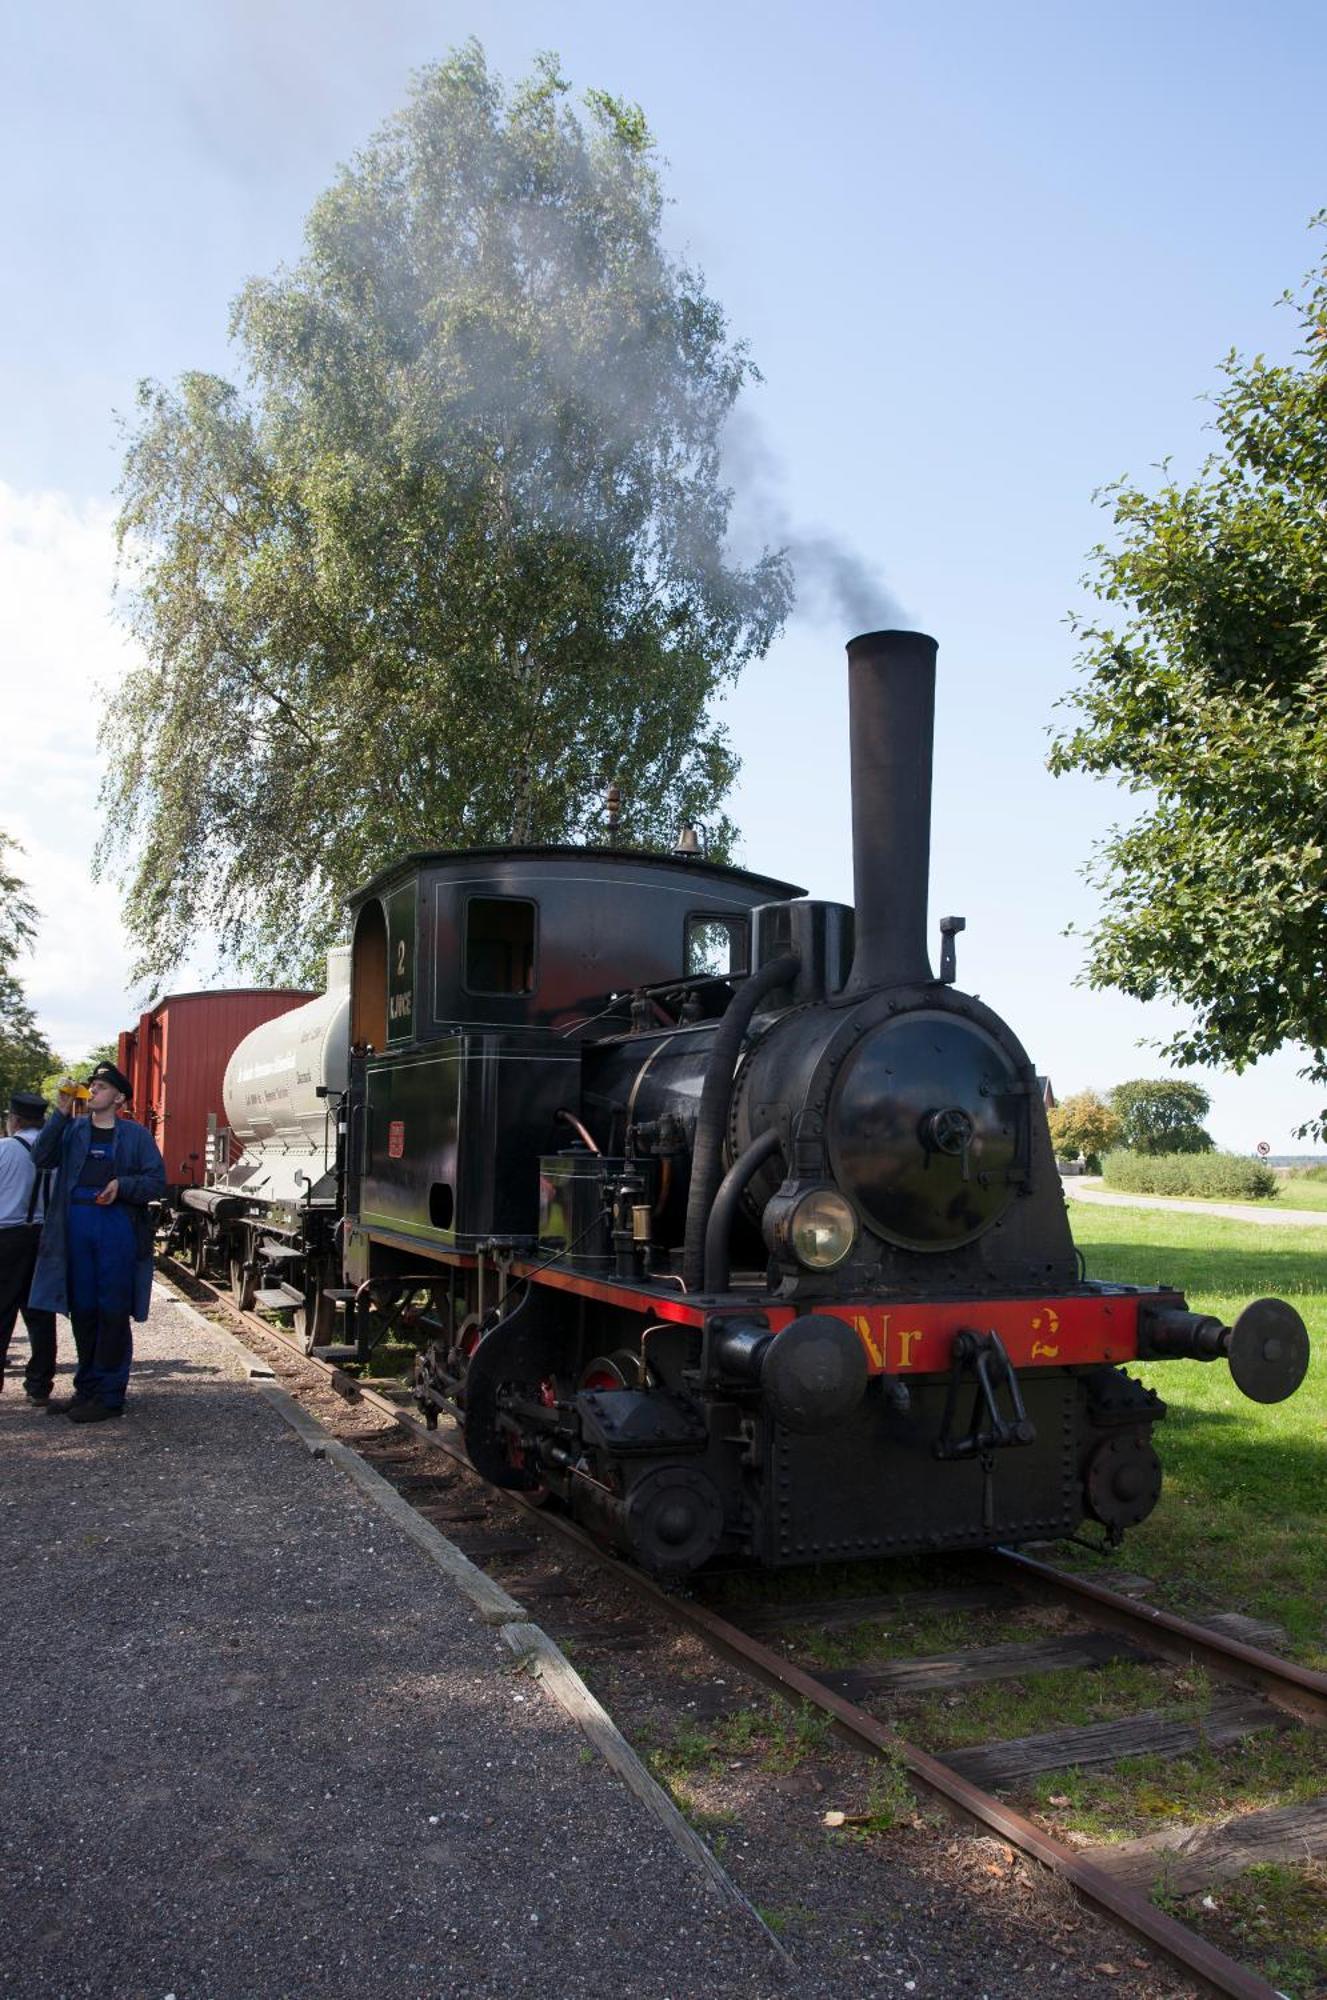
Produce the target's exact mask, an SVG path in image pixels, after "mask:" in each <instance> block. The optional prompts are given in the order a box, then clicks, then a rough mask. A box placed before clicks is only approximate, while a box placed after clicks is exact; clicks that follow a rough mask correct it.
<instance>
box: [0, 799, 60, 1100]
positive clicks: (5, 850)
mask: <svg viewBox="0 0 1327 2000" xmlns="http://www.w3.org/2000/svg"><path fill="white" fill-rule="evenodd" d="M21 851H22V850H21V849H20V848H19V846H18V843H17V842H16V841H14V840H11V839H10V838H9V836H8V835H7V834H6V833H4V832H3V831H2V830H0V1116H3V1113H4V1111H5V1110H6V1109H7V1108H8V1105H9V1097H10V1093H11V1092H12V1091H15V1090H36V1089H38V1088H39V1087H40V1084H41V1079H42V1077H43V1075H44V1074H45V1072H46V1071H47V1070H48V1069H49V1068H50V1066H51V1064H52V1063H53V1062H55V1061H56V1060H57V1058H56V1057H55V1056H54V1054H53V1053H52V1051H51V1049H50V1047H49V1046H48V1044H47V1041H46V1037H45V1036H44V1035H43V1034H42V1032H41V1030H40V1028H39V1027H38V1026H37V1022H36V1017H35V1016H34V1014H33V1012H32V1009H31V1007H30V1006H29V1005H28V1001H27V997H26V995H25V993H24V991H23V984H22V981H21V980H20V979H19V977H18V974H17V972H16V971H15V969H14V967H15V963H16V961H17V960H18V958H19V957H20V955H21V954H22V953H23V952H24V951H26V950H27V948H28V946H29V945H30V944H31V943H32V941H33V939H34V938H35V937H36V935H37V911H36V908H35V906H34V905H33V903H32V900H31V898H30V897H29V895H28V893H27V889H26V886H25V885H24V883H23V881H22V879H21V878H20V877H19V876H18V875H17V874H16V873H15V872H14V870H13V868H12V865H11V863H10V860H9V856H10V855H11V853H12V854H14V855H17V854H19V853H21Z"/></svg>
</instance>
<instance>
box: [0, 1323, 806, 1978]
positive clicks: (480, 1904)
mask: <svg viewBox="0 0 1327 2000" xmlns="http://www.w3.org/2000/svg"><path fill="white" fill-rule="evenodd" d="M61 1332H62V1341H63V1339H64V1338H65V1337H66V1330H65V1329H64V1328H63V1325H62V1329H61ZM135 1343H136V1347H137V1350H138V1353H139V1355H140V1357H141V1359H140V1361H139V1363H138V1364H137V1365H136V1367H135V1372H134V1378H133V1381H132V1383H131V1390H130V1395H131V1403H130V1409H129V1413H128V1414H127V1415H126V1417H125V1419H124V1420H123V1421H122V1422H120V1423H116V1424H105V1425H97V1426H92V1427H81V1428H79V1427H75V1426H73V1425H71V1424H69V1423H68V1422H67V1421H66V1420H65V1419H64V1418H62V1417H47V1416H46V1415H44V1414H43V1413H42V1412H41V1411H39V1410H35V1409H33V1408H32V1406H30V1405H29V1404H28V1403H27V1402H26V1401H25V1400H24V1398H23V1397H22V1395H21V1394H16V1393H15V1389H14V1384H13V1382H12V1380H11V1383H10V1385H9V1386H8V1389H7V1392H6V1393H5V1394H4V1395H3V1396H0V1461H2V1463H3V1487H2V1490H0V1527H2V1529H3V1535H4V1547H5V1551H6V1557H7V1560H6V1562H5V1564H4V1568H3V1574H0V1621H2V1622H0V1629H2V1630H3V1632H4V1634H5V1640H6V1646H5V1652H6V1657H7V1662H8V1672H7V1675H6V1681H7V1688H6V1694H7V1722H8V1729H7V1732H6V1734H7V1739H8V1740H7V1750H8V1756H7V1760H6V1762H7V1770H6V1775H5V1783H4V1794H5V1796H4V1811H3V1824H4V1835H3V1839H4V1864H3V1875H2V1877H0V1925H2V1927H3V1936H4V1940H5V1947H4V1951H3V1954H2V1955H0V1992H5V1993H15V1994H22V1995H23V1996H24V2000H38V1996H45V1995H61V1996H65V1995H68V1996H78V1995H96V1996H116V2000H119V1996H125V2000H129V1997H130V1996H132V2000H140V1996H141V2000H167V1996H170V1995H174V1996H176V2000H232V1996H233V2000H258V1996H262V2000H267V1997H268V1996H284V1995H291V1996H295V1995H300V1996H302V1995H304V1994H306V1993H310V1992H317V1993H319V1994H320V1995H321V1996H328V2000H337V1996H341V1995H345V1996H347V2000H349V1996H352V1995H353V1996H355V1997H356V2000H362V1996H365V1995H374V1996H389V2000H397V1996H402V2000H404V1996H412V1997H413V1996H428V2000H433V1996H451V1995H461V1994H472V1993H473V1994H484V1993H495V1994H496V1993H502V1994H503V1995H504V1996H506V1995H522V1994H529V1995H535V1994H539V1995H541V1996H543V1995H547V1994H549V1993H557V1992H559V1991H561V1992H569V1993H576V1994H588V1995H600V1994H602V1995H605V1996H608V1995H637V1994H639V1995H660V1996H673V2000H681V1996H684V1995H690V1994H697V1995H699V1994H702V1993H704V1994H706V1995H716V1996H717V1995H727V1994H731V1995H734V1996H736V1995H739V1994H740V1995H743V1996H758V1995H762V1994H766V1993H768V1994H779V1993H783V1992H786V1991H789V1990H791V1989H790V1986H789V1982H788V1978H787V1974H786V1970H785V1968H784V1967H783V1966H782V1965H781V1963H780V1962H779V1961H778V1960H777V1959H776V1957H775V1955H774V1953H773V1952H772V1951H771V1949H770V1947H769V1946H768V1944H767V1943H766V1942H765V1940H764V1939H763V1937H762V1935H761V1933H760V1931H759V1930H758V1929H757V1928H756V1926H755V1925H753V1924H752V1923H751V1922H750V1921H749V1920H746V1919H743V1918H741V1917H735V1916H727V1915H720V1914H719V1912H718V1910H717V1908H716V1906H715V1905H714V1904H713V1903H712V1902H711V1901H710V1900H709V1898H708V1896H707V1894H706V1891H705V1890H704V1889H703V1887H702V1886H701V1883H700V1880H699V1878H698V1877H697V1876H696V1875H695V1874H694V1873H693V1872H692V1871H690V1870H689V1869H687V1868H686V1867H685V1866H684V1864H683V1863H682V1861H681V1860H680V1859H679V1857H678V1855H677V1853H676V1851H675V1850H674V1849H673V1847H672V1846H671V1844H670V1843H669V1842H668V1841H667V1839H666V1838H665V1837H664V1836H663V1835H662V1834H661V1832H660V1830H659V1828H658V1827H657V1826H656V1824H655V1823H654V1822H653V1821H652V1820H651V1819H649V1818H648V1817H647V1815H646V1814H645V1813H644V1812H643V1811H642V1810H641V1809H640V1807H639V1806H638V1805H637V1803H636V1801H635V1800H634V1799H633V1798H632V1797H631V1795H630V1794H629V1793H628V1792H627V1791H626V1790H625V1788H624V1787H623V1786H622V1785H621V1784H620V1783H619V1782H618V1781H617V1779H615V1778H614V1777H613V1776H612V1775H611V1774H610V1773H609V1772H608V1770H607V1769H606V1768H605V1766H604V1765H603V1764H602V1763H601V1762H600V1761H599V1760H598V1758H597V1757H595V1756H594V1755H593V1754H591V1753H589V1752H588V1751H587V1750H586V1748H585V1745H584V1742H583V1739H582V1737H581V1736H580V1734H579V1732H578V1731H577V1730H576V1728H575V1727H574V1725H573V1724H572V1723H571V1722H570V1721H568V1719H567V1718H566V1717H565V1716H564V1715H563V1713H562V1712H561V1710H559V1709H557V1708H556V1707H555V1706H554V1704H553V1703H552V1702H551V1701H548V1700H547V1699H545V1698H543V1697H542V1696H541V1695H540V1693H539V1691H538V1689H537V1688H536V1687H535V1686H534V1685H533V1684H532V1683H531V1682H530V1681H529V1680H528V1679H525V1678H523V1677H520V1676H517V1675H514V1674H513V1672H512V1671H511V1668H512V1661H511V1656H510V1654H509V1653H508V1652H507V1650H506V1649H505V1648H504V1647H503V1646H502V1644H501V1641H500V1640H499V1638H498V1637H497V1636H496V1635H495V1634H494V1633H493V1632H492V1631H490V1630H489V1629H487V1628H485V1627H484V1626H483V1625H481V1624H480V1623H478V1621H477V1620H476V1619H475V1618H474V1616H473V1614H472V1613H471V1611H470V1610H469V1608H468V1607H467V1606H466V1605H465V1604H464V1603H463V1601H462V1600H461V1599H460V1598H458V1597H456V1596H454V1595H453V1593H452V1592H451V1590H450V1588H449V1587H448V1585H447V1584H446V1583H445V1581H444V1580H443V1579H442V1578H441V1577H440V1576H439V1574H438V1572H437V1571H436V1570H435V1569H434V1568H433V1567H432V1565H431V1564H430V1563H428V1562H427V1561H426V1559H425V1558H424V1557H423V1556H421V1555H420V1554H419V1552H418V1551H417V1550H416V1549H414V1548H413V1547H412V1546H411V1545H410V1544H409V1543H408V1542H407V1541H405V1539H404V1538H403V1537H402V1536H400V1535H399V1534H398V1533H397V1532H396V1531H394V1530H393V1528H392V1527H391V1525H390V1524H389V1523H388V1522H387V1521H386V1520H384V1519H383V1517H382V1516H380V1515H379V1514H378V1513H377V1512H376V1510H375V1509H374V1508H373V1507H372V1506H371V1505H370V1504H368V1503H367V1502H366V1501H365V1500H363V1499H362V1498H361V1497H360V1496H359V1495H358V1494H357V1493H356V1491H355V1490H354V1488H353V1487H351V1486H350V1485H349V1483H348V1482H347V1481H346V1480H344V1479H342V1478H341V1477H339V1476H338V1475H337V1474H336V1473H335V1472H334V1471H333V1470H332V1469H331V1467H330V1466H328V1465H326V1464H325V1463H323V1462H322V1461H320V1460H316V1459H313V1458H311V1457H310V1456H309V1455H308V1453H307V1452H306V1451H305V1450H304V1448H303V1446H302V1445H301V1444H300V1443H299V1441H298V1439H297V1438H296V1437H295V1436H294V1435H293V1433H292V1432H290V1431H289V1430H288V1429H287V1428H286V1426H285V1425H284V1424H283V1423H282V1422H281V1420H280V1419H279V1417H278V1416H276V1414H275V1413H274V1412H273V1411H272V1410H271V1409H270V1408H269V1407H268V1406H267V1405H266V1404H265V1403H264V1402H263V1400H262V1399H261V1398H260V1397H258V1396H256V1395H255V1394H254V1393H253V1391H252V1389H251V1388H249V1386H248V1385H247V1383H245V1382H244V1380H243V1379H242V1374H241V1364H240V1363H239V1361H238V1360H237V1358H236V1352H235V1349H234V1348H233V1346H232V1345H231V1343H230V1342H229V1341H228V1340H227V1339H225V1338H224V1337H222V1336H219V1335H217V1334H216V1333H214V1332H213V1331H212V1330H211V1329H207V1328H203V1327H201V1326H199V1325H198V1324H197V1323H196V1322H192V1321H191V1322H189V1323H188V1324H187V1326H181V1324H180V1315H179V1314H178V1313H177V1312H176V1311H175V1310H173V1309H172V1308H171V1307H170V1306H169V1305H166V1304H164V1303H162V1302H160V1301H157V1302H154V1307H153V1315H152V1319H151V1321H150V1322H149V1323H148V1325H147V1326H146V1327H142V1328H136V1329H135ZM61 1386H62V1387H66V1386H67V1379H65V1378H62V1384H61ZM536 1800H538V1802H539V1803H538V1810H537V1811H536V1810H535V1808H534V1802H535V1801H536Z"/></svg>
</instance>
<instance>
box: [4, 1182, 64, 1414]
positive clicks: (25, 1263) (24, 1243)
mask: <svg viewBox="0 0 1327 2000" xmlns="http://www.w3.org/2000/svg"><path fill="white" fill-rule="evenodd" d="M40 1242H41V1224H40V1223H39V1222H20V1223H18V1224H16V1225H15V1226H14V1227H13V1228H12V1229H0V1382H3V1380H4V1375H5V1362H6V1360H7V1359H8V1356H9V1343H10V1341H11V1340H12V1338H13V1335H14V1325H15V1322H16V1321H17V1319H18V1316H19V1314H20V1313H22V1315H23V1324H24V1326H26V1328H27V1329H28V1339H29V1341H30V1342H31V1345H32V1354H31V1356H30V1358H29V1361H28V1365H27V1367H26V1368H25V1369H24V1371H23V1380H24V1383H25V1385H26V1386H27V1387H28V1388H29V1389H31V1390H32V1391H33V1393H34V1394H35V1395H39V1396H41V1395H49V1394H50V1389H51V1384H52V1382H54V1380H55V1314H54V1313H53V1312H43V1311H42V1310H41V1308H40V1307H33V1306H30V1305H29V1304H28V1291H29V1289H30V1287H31V1285H32V1268H33V1265H34V1264H35V1263H36V1261H37V1246H38V1244H39V1243H40Z"/></svg>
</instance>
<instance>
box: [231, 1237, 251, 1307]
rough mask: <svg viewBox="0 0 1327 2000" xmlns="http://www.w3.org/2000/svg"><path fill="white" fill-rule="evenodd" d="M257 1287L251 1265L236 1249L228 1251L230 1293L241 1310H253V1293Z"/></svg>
mask: <svg viewBox="0 0 1327 2000" xmlns="http://www.w3.org/2000/svg"><path fill="white" fill-rule="evenodd" d="M257 1289H258V1281H257V1276H256V1274H255V1272H254V1268H253V1265H252V1264H250V1263H247V1262H246V1261H245V1259H244V1256H243V1254H242V1253H241V1252H240V1251H238V1250H232V1251H231V1253H230V1295H231V1297H232V1298H233V1299H234V1301H235V1303H236V1305H237V1306H238V1307H239V1309H240V1311H241V1312H252V1311H253V1295H254V1293H255V1292H256V1291H257Z"/></svg>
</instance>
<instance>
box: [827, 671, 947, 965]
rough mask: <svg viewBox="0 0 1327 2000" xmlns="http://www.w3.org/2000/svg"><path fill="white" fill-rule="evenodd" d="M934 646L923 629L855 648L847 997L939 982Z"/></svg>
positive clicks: (850, 697) (851, 695)
mask: <svg viewBox="0 0 1327 2000" xmlns="http://www.w3.org/2000/svg"><path fill="white" fill-rule="evenodd" d="M935 654H936V644H935V640H934V639H930V638H928V637H927V635H926V634H925V633H924V632H863V633H862V635H861V637H860V638H859V639H851V640H849V642H848V727H849V733H850V736H851V742H852V873H853V896H854V899H855V901H856V906H857V921H856V934H857V949H856V954H855V956H854V958H853V962H852V973H851V976H850V978H849V980H848V984H847V987H846V989H845V990H846V991H847V992H849V993H860V992H861V991H863V990H864V989H865V988H866V987H870V986H903V985H912V984H916V983H919V982H921V981H924V980H929V979H933V978H934V977H935V975H934V973H933V972H932V971H931V960H930V955H929V953H928V951H927V948H926V901H927V891H928V877H929V874H930V864H931V746H932V741H933V738H934V734H935Z"/></svg>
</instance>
